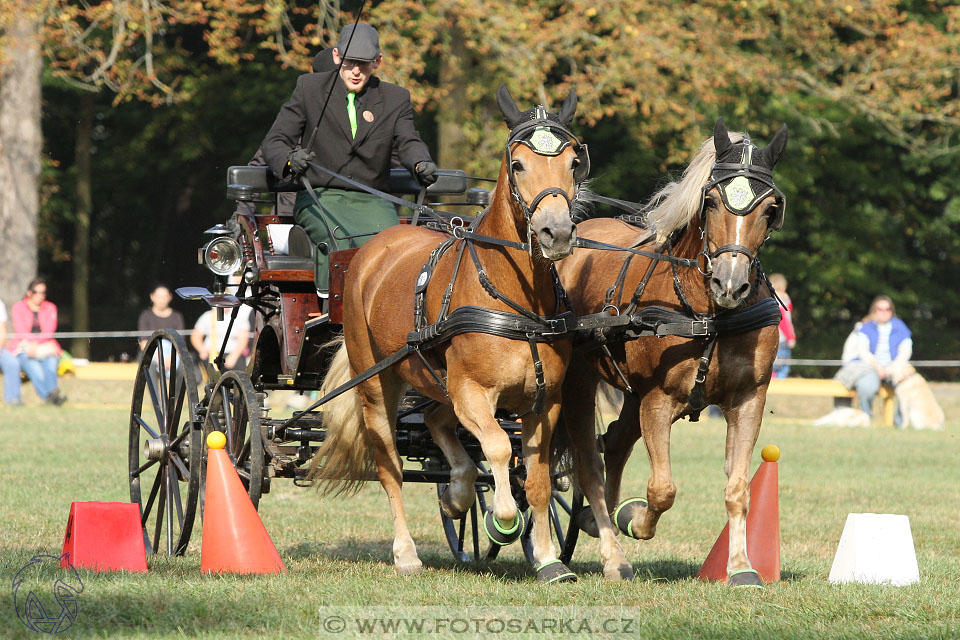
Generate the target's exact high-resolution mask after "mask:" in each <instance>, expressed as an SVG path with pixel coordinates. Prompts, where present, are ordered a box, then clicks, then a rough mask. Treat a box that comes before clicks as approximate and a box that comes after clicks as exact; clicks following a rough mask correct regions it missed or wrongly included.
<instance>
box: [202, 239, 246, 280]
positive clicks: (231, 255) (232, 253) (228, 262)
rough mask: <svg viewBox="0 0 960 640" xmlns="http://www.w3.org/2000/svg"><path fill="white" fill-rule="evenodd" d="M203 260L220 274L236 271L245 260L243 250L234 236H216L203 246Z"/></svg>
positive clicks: (214, 271)
mask: <svg viewBox="0 0 960 640" xmlns="http://www.w3.org/2000/svg"><path fill="white" fill-rule="evenodd" d="M203 262H204V264H206V265H207V268H208V269H210V271H212V272H213V273H215V274H217V275H218V276H229V275H231V274H233V273H236V271H237V269H239V268H240V264H241V263H242V262H243V251H242V250H241V249H240V244H239V243H238V242H237V241H236V240H234V239H233V238H227V237H224V236H220V237H219V238H214V239H213V240H211V241H210V242H208V243H207V244H206V246H205V247H204V248H203Z"/></svg>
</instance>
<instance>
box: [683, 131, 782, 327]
mask: <svg viewBox="0 0 960 640" xmlns="http://www.w3.org/2000/svg"><path fill="white" fill-rule="evenodd" d="M713 146H714V149H715V150H716V160H715V162H714V163H713V166H712V168H711V172H710V179H709V180H708V181H707V183H706V184H705V185H704V187H703V204H702V210H701V219H702V224H703V252H702V255H703V256H704V257H705V258H706V265H707V267H706V274H707V275H708V276H709V278H710V290H711V293H712V294H713V298H714V300H715V301H716V303H717V304H718V305H719V306H721V307H724V308H727V309H732V308H734V307H736V306H737V305H739V304H740V303H741V302H743V301H744V300H746V298H747V296H748V295H749V293H750V271H751V267H752V266H753V263H754V261H755V259H756V256H757V251H758V250H759V249H760V246H761V245H762V244H763V243H764V241H765V240H766V239H767V234H768V233H769V232H770V231H777V230H779V229H780V227H781V226H782V224H783V213H784V207H785V204H786V202H785V198H784V196H783V193H782V192H781V191H780V190H779V189H778V188H777V187H776V185H774V183H773V167H774V165H775V164H776V163H777V161H778V160H779V159H780V156H781V154H782V153H783V150H784V149H785V148H786V146H787V126H786V125H783V126H782V127H780V130H779V131H777V133H776V135H774V136H773V139H772V140H771V141H770V144H769V145H767V146H766V147H763V148H760V147H757V146H756V145H755V144H753V142H751V141H750V138H747V137H744V138H743V139H741V140H737V141H735V142H734V141H732V140H731V138H730V136H729V134H728V132H727V127H726V125H725V124H724V122H723V119H722V118H721V119H718V120H717V123H716V126H715V127H714V131H713Z"/></svg>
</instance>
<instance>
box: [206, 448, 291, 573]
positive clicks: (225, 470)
mask: <svg viewBox="0 0 960 640" xmlns="http://www.w3.org/2000/svg"><path fill="white" fill-rule="evenodd" d="M224 442H226V439H225V438H224V436H223V434H222V433H220V432H218V431H214V432H213V433H211V434H210V435H209V436H208V437H207V446H208V447H210V449H209V454H208V458H207V486H206V501H205V508H204V519H203V543H202V545H201V547H200V570H201V571H202V572H203V573H281V572H286V570H287V567H286V566H285V565H284V564H283V560H282V559H281V558H280V554H279V553H278V552H277V548H276V546H274V544H273V540H271V539H270V534H268V533H267V529H266V528H265V527H264V526H263V522H262V521H261V520H260V516H259V515H258V514H257V510H256V509H255V508H254V507H253V503H252V502H250V496H249V495H247V491H246V489H244V488H243V483H242V482H240V476H238V475H237V471H236V469H234V468H233V465H232V464H231V463H230V458H229V457H228V456H227V452H226V451H224V450H223V443H224Z"/></svg>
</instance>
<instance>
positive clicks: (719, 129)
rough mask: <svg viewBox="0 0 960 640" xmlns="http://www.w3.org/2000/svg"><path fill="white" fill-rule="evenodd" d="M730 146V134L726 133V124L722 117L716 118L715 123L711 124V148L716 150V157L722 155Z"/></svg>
mask: <svg viewBox="0 0 960 640" xmlns="http://www.w3.org/2000/svg"><path fill="white" fill-rule="evenodd" d="M731 146H733V145H732V144H731V142H730V134H729V133H727V125H726V124H724V122H723V118H717V124H715V125H713V148H714V149H716V150H717V157H718V158H719V157H720V156H722V155H723V154H724V153H725V152H726V151H727V150H728V149H729V148H730V147H731Z"/></svg>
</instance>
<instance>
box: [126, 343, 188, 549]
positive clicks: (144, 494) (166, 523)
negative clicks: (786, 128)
mask: <svg viewBox="0 0 960 640" xmlns="http://www.w3.org/2000/svg"><path fill="white" fill-rule="evenodd" d="M145 398H146V400H147V402H146V406H144V399H145ZM197 404H198V401H197V378H196V374H195V369H194V364H193V358H192V357H191V356H190V354H189V353H188V352H187V345H186V343H184V341H183V338H181V337H180V335H179V334H177V333H174V332H170V331H167V330H164V329H161V330H158V331H157V332H155V333H154V334H153V335H152V336H151V337H150V341H149V342H148V343H147V348H146V349H145V350H144V352H143V358H142V359H141V360H140V366H139V368H138V369H137V380H136V383H135V384H134V387H133V401H132V403H131V405H130V428H129V433H130V437H129V448H128V461H129V467H128V474H129V475H128V478H129V481H130V501H131V502H135V503H137V504H138V505H140V518H141V523H142V524H143V535H144V540H145V542H146V549H147V552H148V553H159V552H161V551H165V552H166V553H167V555H171V556H172V555H178V556H179V555H183V554H184V552H185V551H186V549H187V543H189V542H190V533H191V532H192V531H193V519H194V515H195V514H196V510H197V500H198V496H199V493H200V453H201V448H200V445H201V443H200V439H201V435H202V434H201V431H200V424H199V422H198V420H197Z"/></svg>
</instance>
